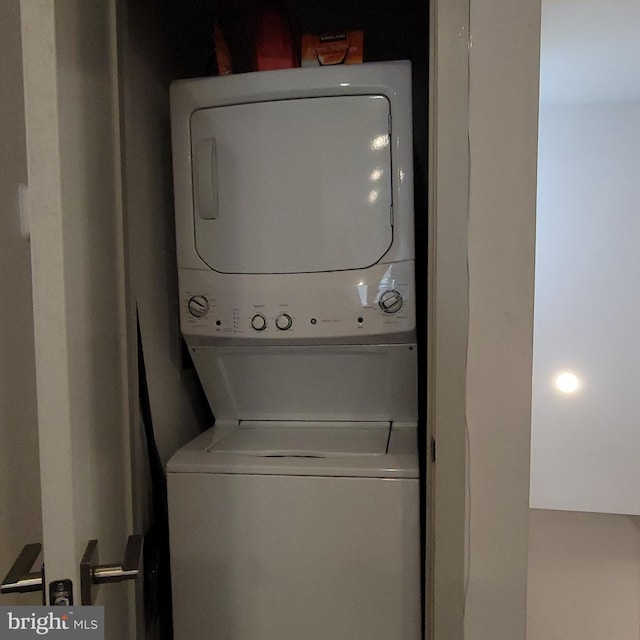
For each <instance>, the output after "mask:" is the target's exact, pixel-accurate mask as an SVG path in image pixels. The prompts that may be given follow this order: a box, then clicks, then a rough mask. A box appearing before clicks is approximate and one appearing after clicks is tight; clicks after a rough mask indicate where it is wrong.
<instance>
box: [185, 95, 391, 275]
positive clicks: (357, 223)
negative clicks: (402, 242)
mask: <svg viewBox="0 0 640 640" xmlns="http://www.w3.org/2000/svg"><path fill="white" fill-rule="evenodd" d="M389 117H390V108H389V101H388V100H387V98H385V97H384V96H380V95H378V96H375V95H374V96H336V97H324V98H301V99H289V100H278V101H270V102H255V103H250V104H240V105H232V106H223V107H213V108H209V109H199V110H197V111H195V112H194V113H193V115H192V116H191V148H192V154H193V157H192V172H193V177H194V178H195V180H194V195H195V198H194V205H195V209H194V212H195V215H194V221H195V240H196V250H197V252H198V255H199V256H200V258H202V260H203V261H204V262H205V263H206V264H207V265H208V266H209V267H211V268H212V269H214V270H215V271H219V272H222V273H308V272H314V271H339V270H345V269H362V268H365V267H369V266H371V265H373V264H375V263H376V262H378V260H380V259H381V258H382V256H383V255H384V254H385V253H386V251H387V250H388V249H389V247H390V246H391V241H392V232H393V226H392V224H393V221H392V211H391V177H392V176H391V149H390V140H389V134H390V131H389Z"/></svg>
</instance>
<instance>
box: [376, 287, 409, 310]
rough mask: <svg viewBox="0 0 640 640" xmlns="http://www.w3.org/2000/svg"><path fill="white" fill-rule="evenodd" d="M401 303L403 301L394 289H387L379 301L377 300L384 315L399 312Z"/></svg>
mask: <svg viewBox="0 0 640 640" xmlns="http://www.w3.org/2000/svg"><path fill="white" fill-rule="evenodd" d="M403 302H404V301H403V300H402V295H401V294H400V292H399V291H396V290H395V289H388V290H387V291H385V292H384V293H383V294H382V295H381V296H380V299H379V300H378V304H379V305H380V308H381V309H382V310H383V311H384V312H385V313H397V312H398V311H400V309H402V303H403Z"/></svg>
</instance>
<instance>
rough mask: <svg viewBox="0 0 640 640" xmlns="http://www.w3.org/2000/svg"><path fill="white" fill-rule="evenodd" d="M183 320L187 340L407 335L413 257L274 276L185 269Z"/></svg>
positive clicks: (358, 340)
mask: <svg viewBox="0 0 640 640" xmlns="http://www.w3.org/2000/svg"><path fill="white" fill-rule="evenodd" d="M179 281H180V322H181V326H182V331H183V334H184V335H185V337H186V338H187V340H188V342H189V344H192V345H197V344H207V343H210V344H216V343H218V344H224V343H225V342H229V341H236V342H237V341H239V340H240V341H245V342H246V341H250V342H251V343H252V344H260V343H261V342H265V341H269V342H274V341H280V342H296V343H298V344H300V343H311V344H313V343H317V342H319V341H325V342H326V341H327V340H332V341H334V342H335V341H348V342H351V343H354V344H362V343H363V342H373V341H376V342H380V341H381V340H388V341H393V342H400V341H403V342H407V341H411V340H412V338H413V333H414V332H415V327H416V321H415V313H416V310H415V287H414V284H413V282H414V263H413V261H412V260H406V261H403V262H394V263H393V264H378V265H375V266H373V267H371V268H369V269H358V270H353V271H332V272H329V273H309V274H304V275H301V274H281V275H279V276H275V277H274V276H266V275H246V274H241V275H240V274H233V275H228V274H217V275H216V277H215V278H214V279H213V280H212V278H211V272H208V271H203V270H201V269H182V270H181V271H180V274H179Z"/></svg>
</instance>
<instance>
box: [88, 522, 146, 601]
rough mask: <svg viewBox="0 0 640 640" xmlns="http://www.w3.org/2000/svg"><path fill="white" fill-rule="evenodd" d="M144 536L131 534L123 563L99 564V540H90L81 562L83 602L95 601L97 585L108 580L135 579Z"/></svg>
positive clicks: (138, 570) (138, 568) (138, 571)
mask: <svg viewBox="0 0 640 640" xmlns="http://www.w3.org/2000/svg"><path fill="white" fill-rule="evenodd" d="M142 543H143V536H141V535H139V534H136V535H133V536H129V538H128V539H127V547H126V549H125V551H124V560H123V561H122V564H98V541H97V540H90V541H89V544H87V548H86V549H85V552H84V555H83V556H82V560H81V562H80V587H81V594H82V604H83V605H91V604H93V602H95V595H96V591H97V586H98V585H100V584H104V583H107V582H122V581H123V580H135V579H136V576H137V575H138V574H139V573H140V562H141V558H142Z"/></svg>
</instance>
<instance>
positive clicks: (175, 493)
mask: <svg viewBox="0 0 640 640" xmlns="http://www.w3.org/2000/svg"><path fill="white" fill-rule="evenodd" d="M168 491H169V513H170V534H171V574H172V588H173V599H174V609H173V616H174V629H175V640H205V639H206V640H301V639H304V640H327V639H329V638H330V639H331V640H354V639H355V638H366V639H367V640H419V638H420V543H419V540H420V525H419V509H418V508H417V505H418V504H419V483H418V480H417V479H389V478H368V477H365V478H357V477H313V476H302V477H300V476H287V475H232V474H226V473H169V477H168Z"/></svg>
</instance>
